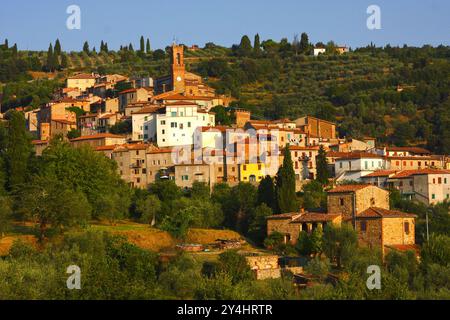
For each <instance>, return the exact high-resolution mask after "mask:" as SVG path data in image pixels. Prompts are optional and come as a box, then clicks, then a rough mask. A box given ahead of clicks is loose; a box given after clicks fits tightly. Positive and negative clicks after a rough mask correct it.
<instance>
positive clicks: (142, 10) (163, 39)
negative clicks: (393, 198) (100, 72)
mask: <svg viewBox="0 0 450 320" xmlns="http://www.w3.org/2000/svg"><path fill="white" fill-rule="evenodd" d="M71 4H76V5H78V6H79V7H80V8H81V30H68V29H67V28H66V20H67V18H68V14H67V13H66V8H67V7H68V6H69V5H71ZM371 4H376V5H378V6H379V7H380V8H381V27H382V29H381V30H372V31H371V30H368V29H367V27H366V20H367V17H368V14H367V13H366V9H367V7H368V6H369V5H371ZM449 14H450V1H448V0H431V1H418V0H409V1H408V0H390V1H388V0H368V1H367V0H309V1H302V0H184V1H180V0H127V1H117V0H109V1H106V0H89V1H87V0H70V1H67V0H41V1H30V0H14V1H12V0H2V1H1V5H0V41H3V39H4V38H8V39H9V42H10V43H15V42H17V44H18V46H19V48H20V49H30V50H41V49H43V50H46V49H47V48H48V44H49V43H50V42H53V41H54V40H55V39H56V38H59V39H60V40H61V43H62V46H63V49H64V50H68V51H70V50H81V48H82V45H83V42H84V41H85V40H88V41H89V43H90V45H91V47H92V46H96V47H97V49H98V47H99V43H100V41H101V40H106V41H107V42H108V45H109V47H110V48H114V49H116V48H118V47H119V46H120V45H121V44H127V43H130V42H132V43H133V45H134V47H135V48H137V47H138V43H139V38H140V36H141V35H144V36H145V37H149V38H150V41H151V43H152V48H153V49H156V48H163V47H165V46H166V45H169V44H170V43H171V42H172V40H173V39H174V37H176V38H177V39H178V41H179V42H180V43H184V44H187V45H190V44H198V45H201V46H202V45H203V44H204V43H206V42H209V41H212V42H215V43H216V44H221V45H225V46H231V45H232V44H233V43H238V42H239V40H240V38H241V36H242V35H243V34H248V35H249V36H250V38H251V39H253V35H254V34H255V33H259V34H260V36H261V39H263V40H264V39H269V38H271V39H274V40H277V41H278V40H280V39H281V38H283V37H286V38H288V39H289V40H292V39H293V36H294V34H296V33H301V32H307V33H308V35H309V37H310V41H312V42H313V43H316V42H318V41H322V42H327V41H329V40H334V41H335V42H337V43H338V44H340V45H348V46H351V47H353V48H355V47H358V46H365V45H367V44H369V43H370V42H371V41H372V42H374V43H375V44H377V45H385V44H387V43H390V44H391V45H403V44H408V45H415V46H422V45H424V44H431V45H439V44H444V45H449V39H450V18H449Z"/></svg>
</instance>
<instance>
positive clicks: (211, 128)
mask: <svg viewBox="0 0 450 320" xmlns="http://www.w3.org/2000/svg"><path fill="white" fill-rule="evenodd" d="M228 129H231V130H233V127H226V126H215V127H211V126H204V127H200V130H201V131H202V132H208V131H211V132H217V131H220V132H225V131H226V130H228Z"/></svg>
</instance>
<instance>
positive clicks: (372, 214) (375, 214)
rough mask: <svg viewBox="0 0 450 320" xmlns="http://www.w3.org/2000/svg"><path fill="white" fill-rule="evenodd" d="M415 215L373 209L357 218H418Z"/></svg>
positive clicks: (365, 211)
mask: <svg viewBox="0 0 450 320" xmlns="http://www.w3.org/2000/svg"><path fill="white" fill-rule="evenodd" d="M416 217H417V216H416V215H414V214H410V213H406V212H401V211H396V210H388V209H382V208H376V207H371V208H369V209H366V210H364V211H363V212H361V213H360V214H358V215H357V218H416Z"/></svg>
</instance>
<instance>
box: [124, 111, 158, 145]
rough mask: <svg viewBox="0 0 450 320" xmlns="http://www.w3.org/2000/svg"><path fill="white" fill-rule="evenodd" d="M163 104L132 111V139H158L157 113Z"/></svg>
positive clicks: (151, 140) (152, 140) (153, 140)
mask: <svg viewBox="0 0 450 320" xmlns="http://www.w3.org/2000/svg"><path fill="white" fill-rule="evenodd" d="M160 109H162V107H161V106H157V105H155V106H146V107H143V108H142V109H141V110H138V111H133V112H132V113H131V123H132V128H133V132H132V139H133V140H134V141H138V140H141V141H150V142H155V141H156V114H157V112H158V110H160Z"/></svg>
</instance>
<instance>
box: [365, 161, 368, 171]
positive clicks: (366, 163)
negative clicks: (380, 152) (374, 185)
mask: <svg viewBox="0 0 450 320" xmlns="http://www.w3.org/2000/svg"><path fill="white" fill-rule="evenodd" d="M364 169H366V170H367V169H369V162H368V161H364Z"/></svg>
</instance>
